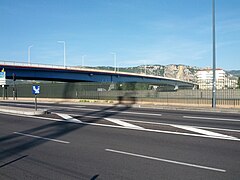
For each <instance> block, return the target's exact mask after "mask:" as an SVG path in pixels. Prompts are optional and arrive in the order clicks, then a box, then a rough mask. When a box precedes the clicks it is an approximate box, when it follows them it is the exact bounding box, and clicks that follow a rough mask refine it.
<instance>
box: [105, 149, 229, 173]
mask: <svg viewBox="0 0 240 180" xmlns="http://www.w3.org/2000/svg"><path fill="white" fill-rule="evenodd" d="M105 151H108V152H113V153H118V154H124V155H128V156H135V157H140V158H144V159H151V160H155V161H162V162H167V163H172V164H178V165H183V166H189V167H194V168H200V169H206V170H211V171H218V172H223V173H225V172H226V170H224V169H218V168H214V167H209V166H201V165H197V164H190V163H185V162H180V161H174V160H169V159H162V158H157V157H151V156H145V155H141V154H135V153H130V152H124V151H118V150H113V149H105Z"/></svg>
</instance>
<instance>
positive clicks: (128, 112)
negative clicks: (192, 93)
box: [79, 108, 162, 116]
mask: <svg viewBox="0 0 240 180" xmlns="http://www.w3.org/2000/svg"><path fill="white" fill-rule="evenodd" d="M79 109H81V110H89V111H99V112H113V113H122V114H138V115H147V116H162V114H152V113H140V112H130V111H113V110H106V111H104V110H102V109H89V108H79Z"/></svg>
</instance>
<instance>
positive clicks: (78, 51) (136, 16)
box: [0, 0, 240, 70]
mask: <svg viewBox="0 0 240 180" xmlns="http://www.w3.org/2000/svg"><path fill="white" fill-rule="evenodd" d="M211 5H212V0H1V1H0V25H1V26H0V60H11V61H18V62H27V50H28V46H30V45H33V47H32V48H31V61H32V62H33V63H44V64H57V65H62V64H63V44H59V43H57V41H60V40H64V41H65V42H66V54H67V62H66V64H67V65H68V66H76V65H81V57H82V55H86V56H85V62H84V64H85V65H88V66H101V65H107V66H113V65H114V62H113V55H112V54H111V52H116V53H117V62H118V66H123V67H126V66H137V65H141V64H144V63H147V64H162V65H166V64H186V65H191V66H198V67H211V66H212V44H211V43H212V34H211V33H212V30H211V26H212V25H211V22H212V19H211V12H212V11H211V10H212V9H211V8H212V7H211ZM216 33H217V34H216V36H217V37H216V38H217V67H220V68H224V69H227V70H230V69H240V1H239V0H216Z"/></svg>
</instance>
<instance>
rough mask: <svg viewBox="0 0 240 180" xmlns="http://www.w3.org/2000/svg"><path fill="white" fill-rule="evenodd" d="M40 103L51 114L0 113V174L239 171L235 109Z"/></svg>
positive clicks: (232, 175) (138, 175)
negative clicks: (217, 109) (181, 109)
mask: <svg viewBox="0 0 240 180" xmlns="http://www.w3.org/2000/svg"><path fill="white" fill-rule="evenodd" d="M3 105H4V106H5V107H7V106H16V109H17V107H26V108H33V107H34V105H33V104H32V103H28V102H25V103H24V102H17V103H8V102H0V106H3ZM39 108H47V109H49V111H50V112H51V114H46V115H41V116H25V115H13V114H7V113H0V179H92V180H94V179H96V180H98V179H144V180H146V179H184V180H186V179H191V180H192V179H204V180H205V179H210V180H214V179H216V180H219V179H224V180H225V179H234V180H235V179H236V180H237V179H240V114H238V113H220V112H219V113H217V112H200V111H198V112H196V111H188V110H185V111H180V110H163V109H149V108H133V107H130V106H123V105H115V106H103V105H86V104H56V103H40V104H39Z"/></svg>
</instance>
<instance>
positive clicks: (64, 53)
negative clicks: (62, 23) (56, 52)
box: [58, 41, 66, 67]
mask: <svg viewBox="0 0 240 180" xmlns="http://www.w3.org/2000/svg"><path fill="white" fill-rule="evenodd" d="M58 43H63V66H64V67H66V46H65V41H58Z"/></svg>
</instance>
